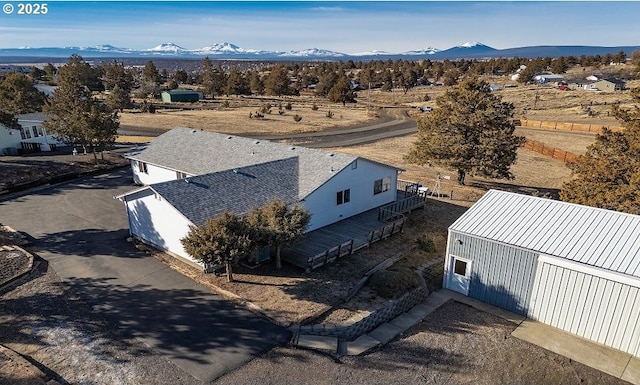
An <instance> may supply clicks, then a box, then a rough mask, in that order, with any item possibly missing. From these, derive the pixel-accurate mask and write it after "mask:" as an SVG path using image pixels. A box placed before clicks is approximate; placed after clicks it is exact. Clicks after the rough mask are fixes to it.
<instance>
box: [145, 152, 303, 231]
mask: <svg viewBox="0 0 640 385" xmlns="http://www.w3.org/2000/svg"><path fill="white" fill-rule="evenodd" d="M149 188H150V189H152V190H154V191H155V192H156V193H158V194H159V195H160V196H161V197H162V198H163V199H165V200H166V201H167V202H169V203H170V204H171V205H172V206H173V207H175V208H176V209H177V210H178V211H179V212H180V213H182V215H184V216H185V217H186V218H187V219H189V220H190V221H191V222H192V223H193V224H195V225H197V226H200V225H203V224H204V223H205V222H206V220H207V219H208V218H217V217H219V216H220V215H221V214H222V213H223V212H224V211H230V212H234V213H236V214H246V213H248V212H249V211H250V210H251V209H252V208H255V207H260V206H264V205H266V204H268V203H270V202H272V201H273V200H274V199H276V198H277V199H280V200H282V201H284V202H286V203H294V202H297V197H298V158H296V157H292V158H288V159H283V160H276V161H272V162H267V163H261V164H257V165H252V166H248V167H242V168H237V169H232V170H227V171H221V172H216V173H213V174H205V175H199V176H194V177H190V178H186V179H177V180H172V181H169V182H162V183H156V184H152V185H150V186H149Z"/></svg>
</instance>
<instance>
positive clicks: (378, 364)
mask: <svg viewBox="0 0 640 385" xmlns="http://www.w3.org/2000/svg"><path fill="white" fill-rule="evenodd" d="M515 327H516V325H514V324H512V323H509V322H507V321H504V320H502V319H500V318H498V317H496V316H493V315H490V314H488V313H484V312H481V311H478V310H476V309H473V308H471V307H468V306H466V305H463V304H460V303H457V302H449V303H447V304H445V305H444V306H442V307H441V308H440V309H438V310H436V311H435V312H434V313H432V314H431V315H430V316H428V317H427V318H426V319H425V320H424V321H423V322H422V323H420V324H418V325H416V326H415V327H413V328H412V329H410V330H409V331H408V332H407V333H406V335H405V336H402V337H400V338H398V339H396V340H395V341H393V342H391V343H390V344H389V345H386V346H384V347H382V348H379V349H378V350H377V351H374V352H372V353H370V354H367V355H365V356H362V357H343V358H341V359H340V360H339V362H336V361H334V359H333V358H331V357H329V356H326V355H320V354H318V353H315V352H312V351H307V350H297V349H293V348H276V349H274V350H272V351H270V352H268V353H267V354H265V355H264V356H262V357H260V358H258V359H255V360H253V361H252V362H250V363H249V364H247V365H245V366H244V367H242V368H240V369H238V370H236V371H235V372H232V373H230V374H228V375H226V376H224V377H222V378H221V379H219V380H218V381H217V383H218V384H256V385H258V384H259V385H267V384H279V385H286V384H292V385H294V384H295V385H303V384H316V385H322V384H327V385H328V384H384V385H394V384H398V385H400V384H402V385H404V384H451V385H455V384H474V385H485V384H486V385H489V384H491V385H495V384H514V385H523V384H576V385H577V384H599V385H605V384H610V385H614V384H616V385H623V384H627V383H626V382H624V381H622V380H619V379H616V378H614V377H611V376H609V375H607V374H604V373H602V372H599V371H597V370H594V369H591V368H589V367H586V366H584V365H582V364H579V363H576V362H574V361H571V360H569V359H567V358H564V357H561V356H559V355H557V354H555V353H552V352H549V351H546V350H544V349H542V348H539V347H537V346H535V345H531V344H529V343H527V342H524V341H521V340H519V339H517V338H513V337H511V332H512V331H513V330H514V329H515ZM627 385H628V384H627Z"/></svg>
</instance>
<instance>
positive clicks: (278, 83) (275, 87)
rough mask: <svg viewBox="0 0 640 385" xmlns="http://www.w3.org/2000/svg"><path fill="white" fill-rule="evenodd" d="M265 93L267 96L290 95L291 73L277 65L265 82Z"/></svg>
mask: <svg viewBox="0 0 640 385" xmlns="http://www.w3.org/2000/svg"><path fill="white" fill-rule="evenodd" d="M264 86H265V91H266V93H267V95H276V96H280V95H289V94H291V90H290V89H289V73H288V71H287V69H286V68H285V67H284V66H283V65H281V64H278V65H275V66H274V67H273V68H271V72H269V75H267V78H266V79H265V81H264Z"/></svg>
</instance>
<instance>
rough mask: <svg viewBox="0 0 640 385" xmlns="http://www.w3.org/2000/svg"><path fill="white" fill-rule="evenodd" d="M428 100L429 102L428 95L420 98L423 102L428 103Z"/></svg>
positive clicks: (429, 97)
mask: <svg viewBox="0 0 640 385" xmlns="http://www.w3.org/2000/svg"><path fill="white" fill-rule="evenodd" d="M429 100H431V96H429V94H424V97H423V98H422V101H423V102H428V101H429Z"/></svg>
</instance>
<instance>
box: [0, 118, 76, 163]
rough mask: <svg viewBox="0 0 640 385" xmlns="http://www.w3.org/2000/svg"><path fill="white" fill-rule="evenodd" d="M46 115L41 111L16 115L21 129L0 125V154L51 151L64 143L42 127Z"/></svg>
mask: <svg viewBox="0 0 640 385" xmlns="http://www.w3.org/2000/svg"><path fill="white" fill-rule="evenodd" d="M45 119H46V117H45V115H44V114H43V113H42V112H34V113H31V114H23V115H19V116H18V123H19V124H20V125H21V126H22V128H21V129H12V128H8V127H4V126H2V125H0V155H16V154H18V153H21V152H34V151H51V150H55V148H56V147H57V146H60V145H62V144H64V143H63V142H62V141H60V140H58V139H56V137H54V136H53V135H51V134H48V133H47V131H46V130H45V129H44V128H43V127H42V123H43V122H44V121H45Z"/></svg>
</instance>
